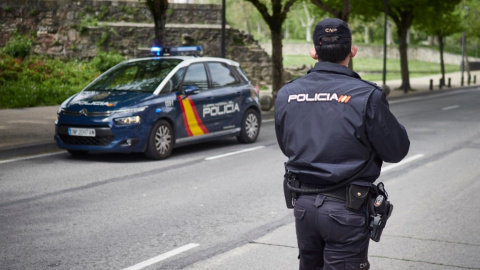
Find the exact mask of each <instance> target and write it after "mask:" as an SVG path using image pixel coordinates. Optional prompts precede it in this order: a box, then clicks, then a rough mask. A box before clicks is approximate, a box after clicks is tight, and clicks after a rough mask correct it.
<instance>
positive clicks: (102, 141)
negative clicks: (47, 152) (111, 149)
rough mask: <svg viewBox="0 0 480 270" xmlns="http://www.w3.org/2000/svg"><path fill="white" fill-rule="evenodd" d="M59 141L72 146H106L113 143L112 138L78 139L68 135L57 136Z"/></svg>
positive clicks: (78, 137)
mask: <svg viewBox="0 0 480 270" xmlns="http://www.w3.org/2000/svg"><path fill="white" fill-rule="evenodd" d="M59 137H60V139H61V140H62V141H63V142H64V143H66V144H72V145H107V144H109V143H111V142H112V141H113V138H114V137H113V136H102V137H80V136H70V135H64V134H62V135H59Z"/></svg>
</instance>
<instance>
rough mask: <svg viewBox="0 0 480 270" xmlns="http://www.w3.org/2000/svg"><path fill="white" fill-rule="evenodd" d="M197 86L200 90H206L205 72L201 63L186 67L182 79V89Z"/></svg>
mask: <svg viewBox="0 0 480 270" xmlns="http://www.w3.org/2000/svg"><path fill="white" fill-rule="evenodd" d="M186 86H197V87H198V88H199V89H200V90H206V89H208V80H207V72H206V71H205V67H204V65H203V63H197V64H192V65H190V66H189V67H188V69H187V72H186V74H185V78H184V79H183V88H185V87H186Z"/></svg>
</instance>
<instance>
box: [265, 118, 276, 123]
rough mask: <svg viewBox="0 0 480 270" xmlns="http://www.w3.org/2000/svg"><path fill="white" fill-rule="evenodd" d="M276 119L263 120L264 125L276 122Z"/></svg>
mask: <svg viewBox="0 0 480 270" xmlns="http://www.w3.org/2000/svg"><path fill="white" fill-rule="evenodd" d="M274 121H275V119H266V120H262V123H269V122H274Z"/></svg>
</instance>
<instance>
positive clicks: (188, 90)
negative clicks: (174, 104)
mask: <svg viewBox="0 0 480 270" xmlns="http://www.w3.org/2000/svg"><path fill="white" fill-rule="evenodd" d="M184 92H185V95H187V96H189V95H194V94H198V93H200V88H198V86H195V85H187V86H185V88H184Z"/></svg>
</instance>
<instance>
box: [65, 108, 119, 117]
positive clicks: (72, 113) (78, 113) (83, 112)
mask: <svg viewBox="0 0 480 270" xmlns="http://www.w3.org/2000/svg"><path fill="white" fill-rule="evenodd" d="M60 113H61V114H65V115H70V116H81V115H84V116H88V117H102V116H103V117H107V116H110V115H111V114H112V113H113V112H112V111H105V112H89V111H87V110H86V109H82V110H80V111H69V110H65V109H62V110H61V111H60Z"/></svg>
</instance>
